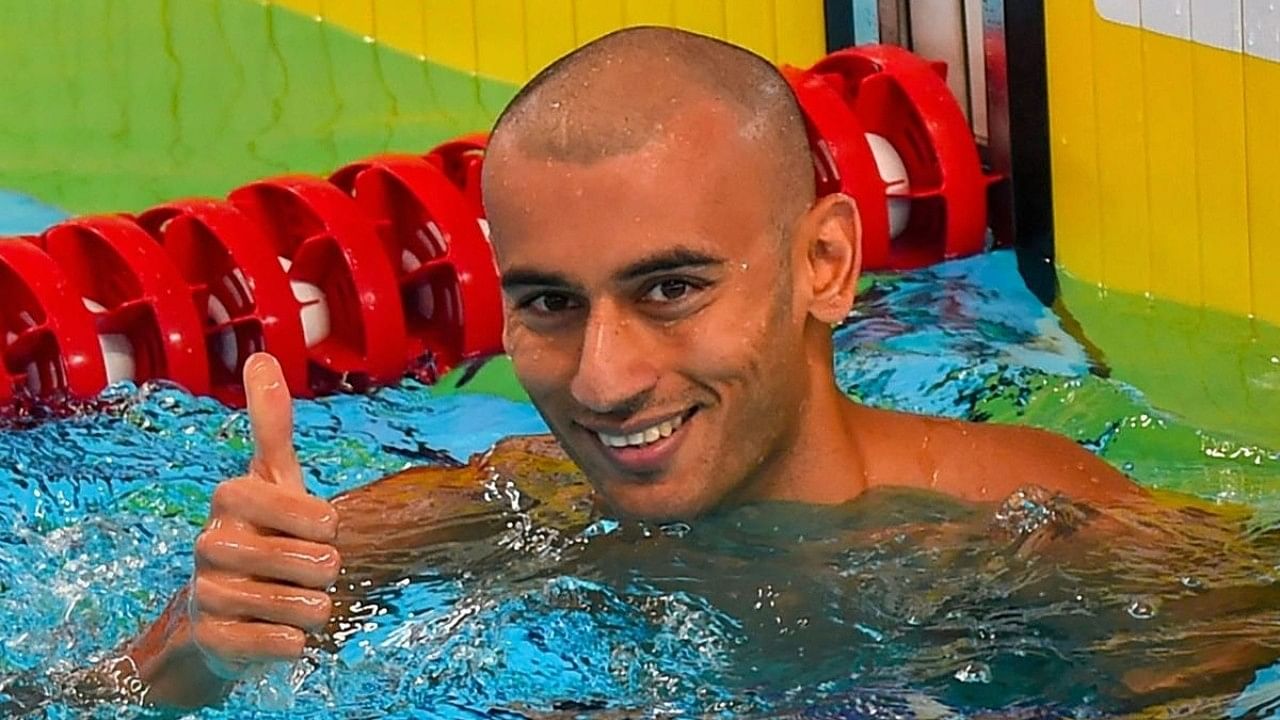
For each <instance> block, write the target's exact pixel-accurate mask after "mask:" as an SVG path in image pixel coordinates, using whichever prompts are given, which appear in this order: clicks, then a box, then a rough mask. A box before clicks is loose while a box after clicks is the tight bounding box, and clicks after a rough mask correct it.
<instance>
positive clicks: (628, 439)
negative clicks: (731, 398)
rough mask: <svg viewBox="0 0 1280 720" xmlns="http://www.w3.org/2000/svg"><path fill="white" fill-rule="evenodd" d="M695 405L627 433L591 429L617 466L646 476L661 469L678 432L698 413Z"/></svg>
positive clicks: (676, 443) (669, 457) (670, 457)
mask: <svg viewBox="0 0 1280 720" xmlns="http://www.w3.org/2000/svg"><path fill="white" fill-rule="evenodd" d="M697 411H698V409H697V408H696V407H694V408H690V409H689V410H688V411H686V412H684V413H682V414H680V415H677V416H675V417H672V418H668V419H666V420H663V421H662V422H658V423H654V424H652V425H650V426H648V427H643V428H639V429H637V430H635V431H633V432H629V433H617V434H614V433H607V432H602V431H599V430H594V431H591V434H592V435H594V436H595V438H596V440H597V441H598V442H599V443H600V445H601V446H603V447H602V449H603V450H604V452H605V454H606V455H607V456H608V457H609V459H610V461H611V462H612V463H613V464H614V466H615V468H616V469H619V470H622V471H623V472H625V473H627V474H635V475H649V474H651V473H655V472H660V471H661V470H662V469H663V468H665V467H666V466H667V465H668V464H669V463H670V461H671V459H672V457H673V455H674V453H675V449H676V448H677V447H678V445H679V441H680V439H681V438H683V437H684V435H685V433H684V432H681V431H682V430H683V429H684V426H685V425H686V424H687V423H688V422H689V420H690V419H691V418H692V417H693V416H694V415H695V414H696V413H697Z"/></svg>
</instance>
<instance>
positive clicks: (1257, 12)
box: [1244, 0, 1280, 62]
mask: <svg viewBox="0 0 1280 720" xmlns="http://www.w3.org/2000/svg"><path fill="white" fill-rule="evenodd" d="M1244 51H1245V52H1246V53H1248V54H1250V55H1252V56H1254V57H1260V58H1266V59H1268V60H1275V61H1277V62H1280V2H1276V0H1244Z"/></svg>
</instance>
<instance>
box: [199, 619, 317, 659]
mask: <svg viewBox="0 0 1280 720" xmlns="http://www.w3.org/2000/svg"><path fill="white" fill-rule="evenodd" d="M193 635H194V638H195V641H196V644H197V645H199V646H200V649H201V650H202V651H204V653H205V654H206V655H209V656H211V658H212V659H214V660H215V661H217V662H219V663H221V664H225V665H229V666H232V667H233V668H234V667H235V666H243V665H247V664H249V663H260V662H271V661H275V660H296V659H297V658H298V657H300V656H301V655H302V650H303V648H305V647H306V645H307V636H306V634H305V633H303V632H302V631H301V630H299V629H298V628H296V627H292V626H290V625H278V624H274V623H263V622H246V621H243V620H231V619H225V620H204V621H202V622H199V623H197V624H196V626H195V628H194V632H193Z"/></svg>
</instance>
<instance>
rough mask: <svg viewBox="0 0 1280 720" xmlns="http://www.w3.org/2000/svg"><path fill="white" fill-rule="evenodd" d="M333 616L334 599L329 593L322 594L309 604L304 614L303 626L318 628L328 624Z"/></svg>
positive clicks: (312, 628) (311, 628) (309, 628)
mask: <svg viewBox="0 0 1280 720" xmlns="http://www.w3.org/2000/svg"><path fill="white" fill-rule="evenodd" d="M332 616H333V600H332V599H330V597H329V596H328V595H327V594H325V595H321V596H320V597H318V598H317V599H316V601H315V602H314V603H309V604H308V605H307V609H306V612H305V613H304V614H303V619H304V622H303V627H305V628H306V629H308V630H318V629H320V628H322V627H324V626H325V625H327V624H328V622H329V618H330V617H332Z"/></svg>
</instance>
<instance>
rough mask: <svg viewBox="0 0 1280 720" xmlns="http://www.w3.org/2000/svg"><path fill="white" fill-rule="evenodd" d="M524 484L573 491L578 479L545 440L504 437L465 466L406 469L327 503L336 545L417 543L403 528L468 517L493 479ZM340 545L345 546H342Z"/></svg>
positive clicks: (545, 437) (566, 460)
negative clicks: (334, 515)
mask: <svg viewBox="0 0 1280 720" xmlns="http://www.w3.org/2000/svg"><path fill="white" fill-rule="evenodd" d="M495 473H497V474H500V475H506V476H509V477H513V478H530V479H536V480H539V481H541V482H543V484H544V485H552V486H554V485H575V486H576V485H579V484H580V478H581V473H580V472H579V471H578V469H577V466H575V465H574V464H573V462H572V461H571V460H569V458H568V457H567V456H566V455H565V454H564V451H563V450H561V449H560V446H559V444H557V443H556V441H555V439H554V438H552V437H551V436H550V435H527V436H516V437H509V438H505V439H503V440H501V441H499V442H498V443H497V444H495V445H494V446H493V447H492V448H491V449H489V450H488V451H486V452H483V453H478V454H476V455H474V456H472V457H471V458H470V460H469V461H468V462H467V464H466V465H461V466H457V465H443V466H429V467H415V468H409V469H408V470H404V471H402V472H398V473H396V474H394V475H389V476H387V477H384V478H381V479H379V480H375V481H374V482H372V483H369V484H368V485H365V486H363V487H359V488H356V489H354V490H351V491H349V492H346V493H343V494H342V495H339V496H338V497H336V498H334V499H333V501H332V502H333V506H334V507H335V508H336V509H337V510H338V516H339V541H340V542H339V545H340V547H341V546H342V545H343V544H347V545H361V544H364V543H369V544H375V543H377V542H381V543H386V542H388V541H389V540H388V536H389V535H397V536H398V537H399V538H400V539H401V540H402V541H404V542H406V543H417V542H420V540H419V539H418V538H416V536H414V535H413V534H412V533H405V532H403V531H404V529H406V528H426V527H429V526H430V525H432V523H433V522H435V521H439V520H441V519H445V518H451V517H457V516H467V515H474V514H475V513H477V512H479V510H478V508H480V507H482V506H484V505H485V504H486V503H487V502H488V501H487V500H485V499H484V495H485V488H486V484H487V483H488V482H489V481H490V480H491V479H492V478H493V476H494V474H495ZM343 541H346V542H345V543H344V542H343Z"/></svg>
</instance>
